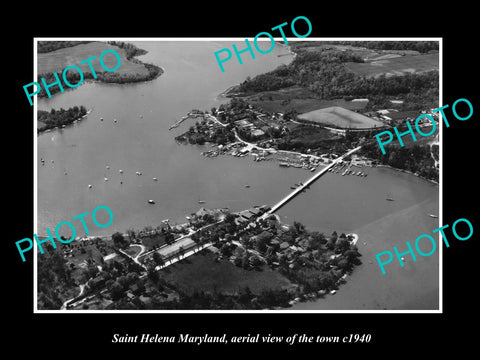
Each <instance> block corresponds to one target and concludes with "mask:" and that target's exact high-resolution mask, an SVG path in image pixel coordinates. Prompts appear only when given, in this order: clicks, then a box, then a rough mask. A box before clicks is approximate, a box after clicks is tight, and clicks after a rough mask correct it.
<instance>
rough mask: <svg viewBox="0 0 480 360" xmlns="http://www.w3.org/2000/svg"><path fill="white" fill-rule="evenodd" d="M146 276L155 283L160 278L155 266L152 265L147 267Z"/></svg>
mask: <svg viewBox="0 0 480 360" xmlns="http://www.w3.org/2000/svg"><path fill="white" fill-rule="evenodd" d="M147 276H148V278H149V279H150V281H152V282H153V283H155V284H156V283H157V282H158V280H159V278H160V277H159V275H158V272H157V271H156V270H155V267H153V266H151V267H149V268H148V270H147Z"/></svg>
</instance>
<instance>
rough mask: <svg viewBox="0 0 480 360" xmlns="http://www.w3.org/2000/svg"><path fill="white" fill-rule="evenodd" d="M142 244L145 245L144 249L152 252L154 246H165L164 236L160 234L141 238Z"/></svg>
mask: <svg viewBox="0 0 480 360" xmlns="http://www.w3.org/2000/svg"><path fill="white" fill-rule="evenodd" d="M142 244H143V245H145V247H146V248H147V251H148V250H153V247H154V246H155V245H157V246H162V245H163V244H165V236H164V235H161V234H157V235H154V236H152V237H150V236H146V237H143V238H142Z"/></svg>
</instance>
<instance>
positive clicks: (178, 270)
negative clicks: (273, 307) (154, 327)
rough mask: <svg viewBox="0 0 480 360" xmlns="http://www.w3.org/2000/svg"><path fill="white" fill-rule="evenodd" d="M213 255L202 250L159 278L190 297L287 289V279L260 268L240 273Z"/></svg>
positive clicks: (240, 269) (238, 268) (172, 267)
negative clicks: (247, 288)
mask: <svg viewBox="0 0 480 360" xmlns="http://www.w3.org/2000/svg"><path fill="white" fill-rule="evenodd" d="M215 257H216V255H214V254H212V253H211V252H210V251H209V250H208V249H205V250H203V251H201V252H199V253H197V254H195V255H192V256H190V257H189V258H187V259H185V260H183V261H180V262H178V263H175V264H174V265H171V266H169V267H167V268H165V269H163V270H161V271H159V275H160V277H161V278H163V279H165V280H167V281H168V282H172V283H174V284H176V285H177V286H179V287H180V289H181V290H183V291H185V292H186V293H189V294H191V293H192V292H193V291H194V290H197V291H204V292H213V291H214V289H216V291H219V292H223V293H235V292H238V290H239V289H243V288H245V287H246V286H248V287H249V288H250V290H251V291H252V293H255V294H259V293H260V292H261V291H262V290H265V289H281V288H286V287H289V286H291V283H290V281H289V280H288V279H286V278H285V277H283V276H282V275H281V274H280V273H278V272H277V271H274V270H271V269H270V268H268V267H264V268H263V270H262V271H256V270H244V269H243V268H240V267H237V266H235V265H234V264H232V263H231V262H230V261H228V260H220V262H216V261H215Z"/></svg>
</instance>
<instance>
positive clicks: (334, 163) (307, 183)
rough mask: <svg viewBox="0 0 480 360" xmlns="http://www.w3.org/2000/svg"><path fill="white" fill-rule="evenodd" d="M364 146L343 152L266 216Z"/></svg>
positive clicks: (267, 213) (268, 213) (273, 207)
mask: <svg viewBox="0 0 480 360" xmlns="http://www.w3.org/2000/svg"><path fill="white" fill-rule="evenodd" d="M361 148H362V147H361V146H359V147H356V148H355V149H352V150H350V151H349V152H347V153H346V154H343V155H342V156H340V157H338V158H336V159H335V160H333V161H332V163H331V164H329V165H327V166H326V167H324V168H323V169H322V170H320V171H318V172H316V173H315V174H314V175H313V176H312V177H311V178H309V179H308V180H307V181H305V183H303V184H301V185H300V186H298V187H297V188H296V189H295V190H293V191H292V192H291V193H290V194H288V195H287V196H285V197H284V198H283V199H282V200H280V201H279V202H278V203H276V204H275V205H273V206H272V208H271V209H270V210H269V211H267V212H266V213H265V215H264V216H265V217H268V216H269V215H270V214H273V213H274V212H275V211H277V210H278V209H280V208H281V207H282V206H283V205H285V204H286V203H287V202H289V201H290V200H292V199H293V198H294V197H295V196H297V195H298V194H299V193H300V192H301V191H302V190H304V189H305V188H306V187H308V186H310V184H312V183H313V182H314V181H315V180H317V179H318V178H319V177H320V176H322V175H323V174H325V173H326V172H327V171H328V169H330V168H332V167H333V166H335V165H336V164H337V163H338V162H339V161H341V160H343V159H344V158H346V157H347V156H349V155H351V154H353V153H354V152H357V151H358V150H360V149H361Z"/></svg>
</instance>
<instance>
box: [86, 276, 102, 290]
mask: <svg viewBox="0 0 480 360" xmlns="http://www.w3.org/2000/svg"><path fill="white" fill-rule="evenodd" d="M88 285H89V286H90V288H92V289H100V288H101V287H103V286H104V285H105V279H104V278H102V277H100V276H97V277H96V278H93V279H92V280H90V281H89V282H88Z"/></svg>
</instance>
